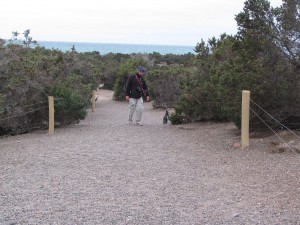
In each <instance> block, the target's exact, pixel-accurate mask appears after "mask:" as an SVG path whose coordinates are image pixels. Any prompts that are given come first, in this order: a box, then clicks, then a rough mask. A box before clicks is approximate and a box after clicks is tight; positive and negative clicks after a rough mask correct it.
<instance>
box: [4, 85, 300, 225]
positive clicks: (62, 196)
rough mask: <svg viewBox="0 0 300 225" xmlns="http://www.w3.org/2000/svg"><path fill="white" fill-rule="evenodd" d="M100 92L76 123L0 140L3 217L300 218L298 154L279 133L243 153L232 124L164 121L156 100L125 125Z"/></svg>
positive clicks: (82, 220)
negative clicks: (283, 145) (283, 144)
mask: <svg viewBox="0 0 300 225" xmlns="http://www.w3.org/2000/svg"><path fill="white" fill-rule="evenodd" d="M98 94H99V98H98V101H97V104H96V111H95V112H94V113H92V112H89V114H88V116H87V118H86V119H85V120H84V121H81V122H80V123H79V124H78V125H71V126H67V127H64V128H59V129H56V130H55V134H54V135H53V136H50V135H48V133H47V131H45V130H43V131H36V132H33V133H30V134H24V135H19V136H12V137H5V138H4V137H2V138H0V224H5V225H13V224H61V225H63V224H70V225H73V224H153V225H158V224H168V225H169V224H170V225H173V224H187V225H190V224H230V225H234V224H239V225H240V224H273V225H275V224H294V225H300V154H299V153H297V152H295V151H291V150H289V149H287V150H282V149H279V148H278V145H277V144H276V141H278V139H276V137H274V136H268V137H264V138H262V137H256V138H255V139H254V138H253V139H251V140H250V147H249V148H248V149H245V150H241V149H240V148H239V147H238V146H239V142H240V136H239V130H238V129H237V128H235V126H234V125H232V124H231V123H195V124H194V123H192V124H187V125H181V126H173V125H170V124H163V123H162V119H163V116H164V111H163V110H153V109H152V107H151V103H145V104H144V106H145V109H144V115H143V122H144V124H145V125H144V126H143V127H140V126H136V125H128V124H127V121H126V119H127V109H128V106H127V103H126V102H114V101H112V100H111V97H112V93H111V92H110V91H105V90H100V91H99V92H98ZM291 143H295V141H294V140H291ZM276 148H278V150H276Z"/></svg>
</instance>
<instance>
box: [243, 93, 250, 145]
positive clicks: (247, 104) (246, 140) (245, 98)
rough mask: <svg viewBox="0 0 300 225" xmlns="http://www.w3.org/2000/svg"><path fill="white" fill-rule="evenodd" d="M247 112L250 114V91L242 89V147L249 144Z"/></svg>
mask: <svg viewBox="0 0 300 225" xmlns="http://www.w3.org/2000/svg"><path fill="white" fill-rule="evenodd" d="M249 114H250V91H243V95H242V121H241V122H242V127H241V132H242V135H241V138H242V140H241V141H242V149H244V148H246V147H248V146H249V120H250V118H249Z"/></svg>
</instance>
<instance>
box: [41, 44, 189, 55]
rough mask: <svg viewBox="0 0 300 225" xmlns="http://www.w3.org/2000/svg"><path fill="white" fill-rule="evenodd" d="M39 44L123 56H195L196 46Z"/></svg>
mask: <svg viewBox="0 0 300 225" xmlns="http://www.w3.org/2000/svg"><path fill="white" fill-rule="evenodd" d="M37 44H38V45H39V46H41V47H45V48H47V49H57V50H60V51H63V52H67V51H71V49H72V48H73V46H74V48H75V50H76V51H77V52H80V53H84V52H94V51H97V52H99V53H100V54H101V55H105V54H108V53H121V54H133V53H136V54H139V53H141V54H150V53H153V52H158V53H160V54H161V55H165V54H176V55H184V54H189V53H192V54H195V51H194V47H195V46H182V45H160V44H156V45H155V44H126V43H124V44H121V43H96V42H71V41H37Z"/></svg>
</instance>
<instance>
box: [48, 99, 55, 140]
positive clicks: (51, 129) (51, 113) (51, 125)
mask: <svg viewBox="0 0 300 225" xmlns="http://www.w3.org/2000/svg"><path fill="white" fill-rule="evenodd" d="M48 102H49V134H50V135H53V134H54V98H53V96H48Z"/></svg>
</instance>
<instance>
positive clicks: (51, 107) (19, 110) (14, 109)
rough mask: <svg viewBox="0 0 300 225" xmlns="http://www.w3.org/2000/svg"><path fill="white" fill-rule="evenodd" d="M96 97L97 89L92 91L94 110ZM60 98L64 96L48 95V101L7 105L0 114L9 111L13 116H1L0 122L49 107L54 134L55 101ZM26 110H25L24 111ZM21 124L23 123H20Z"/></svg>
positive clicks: (50, 124) (51, 129)
mask: <svg viewBox="0 0 300 225" xmlns="http://www.w3.org/2000/svg"><path fill="white" fill-rule="evenodd" d="M95 97H96V91H93V93H92V112H94V111H95V106H96V104H95V101H96V100H95ZM60 100H63V98H54V97H53V96H48V100H47V101H42V102H37V103H33V104H28V105H24V106H17V107H5V110H1V111H0V115H3V114H4V115H5V114H7V113H10V114H12V115H11V116H7V117H4V118H0V122H3V121H7V120H10V119H13V118H18V117H21V116H24V115H27V114H30V113H34V112H38V111H41V110H44V109H49V124H48V125H49V134H54V106H55V104H54V103H57V101H58V102H59V101H60ZM46 103H48V105H47V106H43V104H46ZM38 105H39V106H40V107H37V108H35V109H30V110H28V111H26V110H24V109H26V108H29V107H30V108H33V107H34V106H38ZM23 111H24V112H23ZM14 112H17V113H16V114H13V113H14ZM19 125H21V123H20V124H19Z"/></svg>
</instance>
